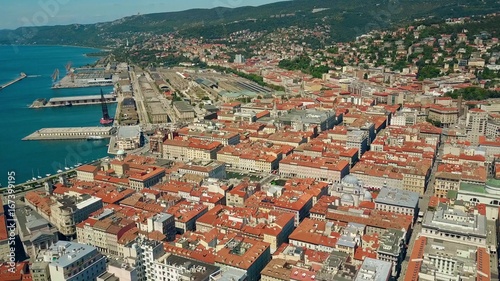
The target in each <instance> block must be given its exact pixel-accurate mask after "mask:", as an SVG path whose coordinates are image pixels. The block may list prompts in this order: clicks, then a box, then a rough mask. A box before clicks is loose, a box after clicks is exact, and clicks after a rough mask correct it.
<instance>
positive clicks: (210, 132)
mask: <svg viewBox="0 0 500 281" xmlns="http://www.w3.org/2000/svg"><path fill="white" fill-rule="evenodd" d="M177 132H178V134H179V136H181V137H186V138H195V139H202V140H208V141H217V142H220V143H222V144H223V145H236V144H238V143H240V134H239V133H235V132H228V131H223V130H216V129H215V128H214V126H193V127H191V128H190V127H186V128H182V129H179V130H178V131H177Z"/></svg>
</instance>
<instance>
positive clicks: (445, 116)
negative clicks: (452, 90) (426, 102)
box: [428, 105, 458, 128]
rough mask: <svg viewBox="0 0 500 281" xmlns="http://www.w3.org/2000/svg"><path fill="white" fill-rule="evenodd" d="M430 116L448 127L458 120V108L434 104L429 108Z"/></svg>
mask: <svg viewBox="0 0 500 281" xmlns="http://www.w3.org/2000/svg"><path fill="white" fill-rule="evenodd" d="M428 118H429V119H430V120H432V121H435V122H439V123H440V124H441V126H442V127H444V128H448V127H450V126H452V125H454V124H457V122H458V108H456V107H444V106H439V105H432V106H431V107H430V108H429V115H428Z"/></svg>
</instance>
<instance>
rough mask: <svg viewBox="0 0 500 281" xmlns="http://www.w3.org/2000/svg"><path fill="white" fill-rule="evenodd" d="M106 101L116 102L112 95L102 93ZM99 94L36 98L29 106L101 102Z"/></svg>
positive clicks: (40, 106) (57, 105) (58, 105)
mask: <svg viewBox="0 0 500 281" xmlns="http://www.w3.org/2000/svg"><path fill="white" fill-rule="evenodd" d="M104 100H105V101H106V103H116V102H117V101H116V97H115V96H114V95H104ZM101 102H102V101H101V95H90V96H75V97H60V98H51V99H49V100H48V101H47V100H46V99H37V100H35V101H34V102H33V104H32V105H31V106H30V108H43V107H61V106H74V105H75V106H76V105H92V104H101Z"/></svg>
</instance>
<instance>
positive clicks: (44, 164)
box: [0, 44, 115, 186]
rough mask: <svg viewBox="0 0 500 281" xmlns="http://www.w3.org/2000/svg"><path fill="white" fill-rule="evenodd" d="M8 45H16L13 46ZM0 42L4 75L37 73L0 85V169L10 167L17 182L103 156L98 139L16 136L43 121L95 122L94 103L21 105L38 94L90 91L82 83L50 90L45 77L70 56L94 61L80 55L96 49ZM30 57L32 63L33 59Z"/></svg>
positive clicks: (78, 60)
mask: <svg viewBox="0 0 500 281" xmlns="http://www.w3.org/2000/svg"><path fill="white" fill-rule="evenodd" d="M14 47H18V48H19V50H16V49H15V48H14ZM69 47H71V48H69ZM1 48H2V56H4V57H5V58H7V60H5V63H2V65H1V67H0V74H2V76H1V77H6V78H5V79H4V80H8V79H7V78H9V77H11V76H12V77H13V78H14V76H15V75H14V73H16V75H17V73H18V72H19V71H23V72H25V73H27V74H30V75H31V74H37V77H34V78H32V79H28V80H26V82H23V83H19V84H16V85H15V86H13V87H8V88H6V89H4V90H2V98H3V103H2V104H1V106H0V109H1V110H0V125H1V126H5V127H9V128H10V129H9V134H8V135H7V137H6V138H3V139H2V140H0V147H3V148H2V149H0V152H1V154H2V160H3V161H5V162H4V163H5V164H6V165H3V167H2V169H0V170H1V171H0V172H2V173H4V172H8V171H15V172H16V180H17V183H23V182H25V181H27V180H29V179H31V178H33V177H34V176H37V175H38V174H39V175H41V176H43V175H46V174H55V173H56V171H57V170H58V169H60V167H64V166H66V164H65V163H67V166H68V167H70V166H73V165H75V164H76V163H79V162H81V163H84V162H88V161H91V160H93V159H98V158H102V157H105V156H107V155H108V154H107V147H106V143H104V142H103V143H89V142H87V141H69V142H58V141H55V142H37V143H26V142H22V141H21V139H22V138H23V137H24V136H26V135H27V134H29V133H30V132H32V131H35V130H38V129H40V128H44V127H86V126H94V125H96V124H98V121H99V119H100V115H101V112H100V111H101V110H100V107H98V106H89V107H84V108H79V107H74V108H53V109H52V108H51V109H47V110H31V109H29V108H28V107H27V106H26V105H28V104H30V103H32V102H33V100H35V99H37V98H40V97H53V96H73V95H75V96H76V95H86V94H90V93H93V92H92V90H91V89H87V88H85V89H61V90H58V92H54V91H53V90H52V89H51V87H50V85H51V82H50V80H51V79H50V78H49V77H50V76H51V75H52V73H53V71H54V69H56V68H61V67H63V66H65V65H66V64H67V63H68V61H72V62H73V64H74V65H75V66H85V65H88V64H94V63H95V62H96V61H98V60H99V58H97V57H86V56H85V54H86V53H90V52H98V51H100V50H102V49H99V48H95V47H82V46H59V45H57V46H53V45H34V44H29V45H18V46H10V45H2V47H1ZM34 61H36V62H37V63H33V62H34ZM17 69H19V71H17ZM38 75H40V76H38ZM114 110H115V106H113V107H110V111H114ZM96 120H97V121H96ZM96 122H97V123H96ZM12 148H16V149H12ZM32 155H37V157H31V156H32ZM4 156H5V158H4ZM0 183H1V184H2V185H3V186H6V185H5V184H6V181H5V178H0Z"/></svg>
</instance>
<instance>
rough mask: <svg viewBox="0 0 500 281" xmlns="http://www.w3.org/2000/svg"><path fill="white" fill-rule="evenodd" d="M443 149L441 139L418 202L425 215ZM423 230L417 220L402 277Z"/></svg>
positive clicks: (402, 266) (432, 192) (402, 267)
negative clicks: (423, 192)
mask: <svg viewBox="0 0 500 281" xmlns="http://www.w3.org/2000/svg"><path fill="white" fill-rule="evenodd" d="M443 150H444V142H443V141H441V143H440V145H439V147H438V153H437V157H436V160H435V161H434V164H433V166H432V169H431V173H430V180H429V182H428V184H427V188H426V190H425V194H424V195H423V196H422V197H421V198H420V200H419V203H418V205H419V206H418V207H419V210H420V211H423V212H424V215H425V212H426V211H427V208H428V207H429V200H430V198H431V197H432V195H433V194H434V182H435V175H436V172H437V168H438V165H439V163H440V162H441V157H442V155H443ZM421 231H422V224H421V223H419V222H417V223H416V224H415V225H414V227H413V230H412V234H411V237H410V241H409V243H408V247H407V251H406V257H405V259H404V261H403V263H402V264H401V275H400V277H401V276H402V277H404V275H405V273H406V269H407V268H408V263H409V261H410V256H411V251H412V250H413V246H414V244H415V240H417V239H418V237H419V236H420V232H421Z"/></svg>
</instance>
